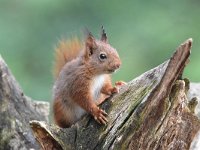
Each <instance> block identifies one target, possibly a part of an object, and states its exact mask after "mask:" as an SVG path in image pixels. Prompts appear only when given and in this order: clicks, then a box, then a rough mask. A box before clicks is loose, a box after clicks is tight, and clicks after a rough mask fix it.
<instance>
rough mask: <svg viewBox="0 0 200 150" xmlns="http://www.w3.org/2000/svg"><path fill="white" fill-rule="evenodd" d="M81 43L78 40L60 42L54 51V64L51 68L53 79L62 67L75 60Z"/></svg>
mask: <svg viewBox="0 0 200 150" xmlns="http://www.w3.org/2000/svg"><path fill="white" fill-rule="evenodd" d="M82 45H83V44H82V42H81V41H80V40H78V38H73V39H71V40H67V41H64V40H61V41H60V42H59V44H58V46H57V47H56V49H55V62H54V68H53V74H54V78H57V77H58V75H59V73H60V71H61V69H62V67H63V66H64V65H65V64H66V63H67V62H69V61H71V60H72V59H74V58H76V57H77V56H78V55H79V53H80V51H81V48H82Z"/></svg>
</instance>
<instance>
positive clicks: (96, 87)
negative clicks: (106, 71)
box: [91, 75, 105, 101]
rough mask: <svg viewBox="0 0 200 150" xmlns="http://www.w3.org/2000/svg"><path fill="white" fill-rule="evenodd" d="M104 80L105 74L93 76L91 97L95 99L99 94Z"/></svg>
mask: <svg viewBox="0 0 200 150" xmlns="http://www.w3.org/2000/svg"><path fill="white" fill-rule="evenodd" d="M104 81H105V75H98V76H96V77H94V79H93V81H92V85H91V92H92V96H93V99H94V100H95V101H96V100H97V99H98V98H99V96H100V92H101V88H102V86H103V84H104Z"/></svg>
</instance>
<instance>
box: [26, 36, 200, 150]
mask: <svg viewBox="0 0 200 150" xmlns="http://www.w3.org/2000/svg"><path fill="white" fill-rule="evenodd" d="M191 45H192V40H191V39H188V40H187V41H185V42H184V43H183V44H181V45H180V46H179V47H178V48H177V50H176V52H175V53H174V54H173V56H172V57H171V59H170V60H169V61H166V62H165V63H163V64H161V65H160V66H158V67H156V68H154V69H152V70H150V71H148V72H146V73H144V74H143V75H141V76H139V77H138V78H136V79H134V80H132V81H131V82H129V83H128V85H127V86H124V87H123V88H122V89H121V90H120V93H119V94H117V95H114V96H113V97H112V98H110V99H109V100H108V101H106V102H105V103H104V104H103V105H102V108H103V109H105V110H106V112H107V113H108V115H109V122H108V124H107V125H106V126H101V125H99V124H98V123H96V122H95V121H94V120H93V119H92V117H91V116H89V115H88V116H85V117H84V118H83V119H82V120H81V121H80V122H78V123H76V124H75V125H73V126H72V127H71V128H67V129H61V128H58V127H56V126H55V125H48V124H47V123H45V122H40V121H31V123H30V124H31V127H32V129H33V131H34V134H35V135H36V138H37V140H38V141H39V142H40V144H41V145H42V147H43V148H44V149H50V148H53V147H54V148H55V149H84V150H85V149H104V150H106V149H115V150H116V149H119V150H121V149H133V150H138V149H145V150H148V149H149V150H151V149H159V150H160V149H163V150H165V149H174V150H177V149H181V150H184V149H189V147H190V145H191V143H192V141H193V138H194V136H195V134H196V133H197V132H198V131H199V129H200V121H199V120H198V118H197V117H196V116H195V115H194V114H193V113H192V109H189V107H188V98H187V95H186V92H187V91H188V90H187V89H188V82H185V80H181V75H182V72H183V70H184V67H185V66H186V64H187V62H188V61H187V60H188V57H189V55H190V49H191ZM178 79H179V80H178ZM45 135H46V136H45Z"/></svg>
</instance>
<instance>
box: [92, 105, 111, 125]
mask: <svg viewBox="0 0 200 150" xmlns="http://www.w3.org/2000/svg"><path fill="white" fill-rule="evenodd" d="M92 115H93V116H94V119H95V120H96V121H97V122H98V123H99V124H104V125H105V124H106V123H107V122H108V119H107V118H106V116H108V114H107V113H106V112H105V111H104V110H102V109H100V108H99V107H96V108H95V110H93V112H92Z"/></svg>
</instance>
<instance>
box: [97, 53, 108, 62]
mask: <svg viewBox="0 0 200 150" xmlns="http://www.w3.org/2000/svg"><path fill="white" fill-rule="evenodd" d="M99 58H100V60H104V59H106V58H107V56H106V54H104V53H102V54H100V55H99Z"/></svg>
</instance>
